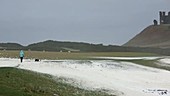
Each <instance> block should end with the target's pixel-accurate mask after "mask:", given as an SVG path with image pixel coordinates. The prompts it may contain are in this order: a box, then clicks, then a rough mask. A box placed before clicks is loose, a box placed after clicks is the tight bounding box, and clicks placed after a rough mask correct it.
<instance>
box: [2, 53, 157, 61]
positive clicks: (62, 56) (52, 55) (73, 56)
mask: <svg viewBox="0 0 170 96" xmlns="http://www.w3.org/2000/svg"><path fill="white" fill-rule="evenodd" d="M18 56H19V51H0V57H12V58H18ZM105 56H106V57H115V56H118V57H128V56H130V57H136V56H138V57H139V56H157V54H152V53H140V52H86V53H79V52H77V53H68V52H41V51H25V58H39V59H53V60H55V59H91V57H105Z"/></svg>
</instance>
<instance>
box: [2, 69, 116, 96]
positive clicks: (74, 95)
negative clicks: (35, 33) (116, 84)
mask: <svg viewBox="0 0 170 96" xmlns="http://www.w3.org/2000/svg"><path fill="white" fill-rule="evenodd" d="M0 78H1V80H0V96H53V94H58V95H59V96H113V95H108V94H106V93H104V92H101V91H89V90H83V89H80V88H78V87H74V86H71V85H69V84H66V83H63V82H61V80H59V81H56V80H53V78H52V76H50V75H46V74H40V73H35V72H32V71H26V70H21V69H17V68H0Z"/></svg>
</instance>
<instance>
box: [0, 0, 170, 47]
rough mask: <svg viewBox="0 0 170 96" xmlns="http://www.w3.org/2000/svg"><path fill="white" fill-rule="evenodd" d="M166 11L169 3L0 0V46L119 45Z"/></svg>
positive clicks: (149, 0) (162, 0)
mask: <svg viewBox="0 0 170 96" xmlns="http://www.w3.org/2000/svg"><path fill="white" fill-rule="evenodd" d="M159 11H167V12H168V11H170V0H0V42H16V43H20V44H23V45H28V44H30V43H35V42H39V41H44V40H49V39H50V40H57V41H76V42H87V43H97V44H98V43H103V44H112V45H122V44H124V43H126V42H127V41H128V40H129V39H131V38H132V37H134V36H135V35H136V34H138V33H139V32H141V31H142V30H143V29H144V28H145V27H147V26H148V25H151V24H152V22H153V19H158V16H159V15H158V12H159Z"/></svg>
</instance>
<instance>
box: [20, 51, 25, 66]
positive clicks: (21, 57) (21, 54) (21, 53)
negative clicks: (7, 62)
mask: <svg viewBox="0 0 170 96" xmlns="http://www.w3.org/2000/svg"><path fill="white" fill-rule="evenodd" d="M19 56H20V60H21V63H22V61H23V58H24V51H23V50H21V51H20V53H19Z"/></svg>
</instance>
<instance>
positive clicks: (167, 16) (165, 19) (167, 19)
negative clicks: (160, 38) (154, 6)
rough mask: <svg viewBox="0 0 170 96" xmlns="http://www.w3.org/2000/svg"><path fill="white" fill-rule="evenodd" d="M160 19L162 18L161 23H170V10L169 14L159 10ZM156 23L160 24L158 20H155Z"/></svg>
mask: <svg viewBox="0 0 170 96" xmlns="http://www.w3.org/2000/svg"><path fill="white" fill-rule="evenodd" d="M159 19H160V21H159V22H160V23H159V24H160V25H162V24H170V12H168V14H166V12H164V11H160V12H159ZM153 22H154V25H158V22H157V20H154V21H153Z"/></svg>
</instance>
